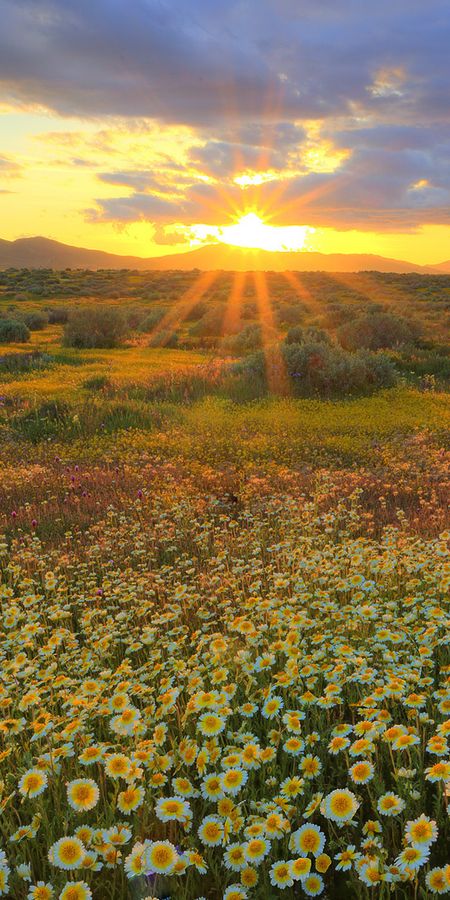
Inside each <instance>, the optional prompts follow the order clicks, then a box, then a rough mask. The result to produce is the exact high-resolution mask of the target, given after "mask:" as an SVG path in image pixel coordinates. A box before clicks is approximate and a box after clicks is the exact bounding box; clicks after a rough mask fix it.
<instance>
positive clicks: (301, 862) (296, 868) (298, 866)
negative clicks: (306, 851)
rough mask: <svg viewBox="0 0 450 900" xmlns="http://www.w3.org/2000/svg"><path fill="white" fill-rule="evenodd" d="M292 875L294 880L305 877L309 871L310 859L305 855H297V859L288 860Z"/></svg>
mask: <svg viewBox="0 0 450 900" xmlns="http://www.w3.org/2000/svg"><path fill="white" fill-rule="evenodd" d="M290 866H291V872H292V877H293V879H294V881H300V880H301V879H302V878H306V876H307V875H309V873H310V871H311V860H310V859H308V858H307V857H306V856H299V857H298V858H297V859H291V861H290Z"/></svg>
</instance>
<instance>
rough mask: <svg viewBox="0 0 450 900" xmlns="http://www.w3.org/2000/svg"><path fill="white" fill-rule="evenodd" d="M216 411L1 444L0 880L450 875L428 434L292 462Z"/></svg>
mask: <svg viewBox="0 0 450 900" xmlns="http://www.w3.org/2000/svg"><path fill="white" fill-rule="evenodd" d="M366 402H369V401H366ZM374 402H378V401H374ZM279 413H280V420H281V421H282V422H283V421H284V426H283V427H284V428H285V429H287V428H288V425H287V423H288V421H289V416H291V418H292V410H291V412H290V413H289V410H287V409H285V412H284V413H283V409H282V407H280V410H279ZM228 415H230V412H227V413H225V412H223V411H222V412H220V414H219V412H218V411H216V417H215V418H214V415H213V414H212V412H211V409H210V414H209V416H207V417H206V418H207V422H204V423H203V425H201V422H200V419H199V417H198V414H197V419H195V413H194V412H192V422H193V424H192V427H191V432H189V428H188V426H187V424H186V422H185V423H184V426H183V427H184V429H185V431H184V434H185V440H186V441H188V443H187V444H186V443H185V444H183V443H182V442H181V443H180V441H178V443H177V441H176V435H175V433H174V436H173V438H170V434H169V437H168V444H167V445H166V447H165V449H164V443H163V441H162V438H161V441H160V452H159V455H158V454H157V451H156V435H155V434H153V433H152V434H149V435H147V438H148V440H147V449H145V441H144V440H143V435H142V434H139V432H134V433H132V432H128V433H127V432H123V433H121V434H119V435H116V436H115V438H114V441H113V440H112V439H111V438H110V437H109V436H108V435H104V436H103V438H102V440H103V444H102V443H101V442H100V443H99V441H98V439H97V438H95V440H91V443H89V440H90V439H86V441H85V443H84V446H83V442H82V441H81V440H79V439H78V440H77V442H73V443H72V444H70V443H68V444H66V445H63V444H60V445H58V446H57V445H54V446H52V449H51V452H49V450H48V448H47V449H45V448H42V446H38V447H35V448H34V449H31V450H30V447H29V446H28V449H27V451H26V453H24V455H23V458H21V460H20V461H19V466H16V468H15V480H14V484H12V469H10V468H9V465H8V458H7V451H6V452H5V455H4V467H3V474H2V478H1V481H0V496H1V509H2V515H3V519H2V527H3V530H4V538H3V540H2V543H1V548H0V549H1V571H2V579H1V585H0V590H1V598H2V623H1V631H2V642H1V653H2V669H1V672H2V675H1V689H0V701H1V708H2V719H1V722H0V741H1V744H0V765H1V774H0V778H1V781H0V788H1V810H2V814H1V829H2V845H1V846H2V852H1V856H0V896H9V897H14V898H17V900H25V898H27V900H50V898H61V900H89V898H94V900H97V898H98V900H109V898H114V900H116V898H128V897H129V898H135V900H138V898H142V900H143V898H153V897H159V898H163V897H170V898H173V900H178V898H186V900H197V898H206V900H216V898H217V900H220V898H226V900H243V898H247V897H248V898H267V897H268V898H272V897H274V898H275V897H286V898H289V897H311V896H323V897H328V898H344V897H352V898H353V897H354V898H372V897H381V898H383V897H393V898H409V897H420V898H433V897H436V896H438V895H442V894H446V893H448V892H449V890H450V866H449V856H448V845H449V837H450V828H449V826H450V821H449V816H448V801H449V793H450V763H449V761H448V759H449V756H448V740H449V737H448V735H449V732H450V654H449V652H448V635H449V616H448V587H449V566H448V540H449V537H450V533H449V531H447V530H446V528H445V490H446V487H448V483H447V484H446V480H447V482H448V461H447V460H446V458H445V455H444V453H443V451H442V448H441V446H440V444H439V441H437V442H436V440H434V441H433V439H431V438H430V437H429V436H428V438H427V437H426V436H424V435H422V437H421V436H416V437H411V436H410V438H409V439H408V440H406V439H405V438H404V439H403V442H402V445H401V446H400V445H397V446H395V443H394V444H389V440H390V439H391V438H390V437H389V434H388V433H386V434H385V439H386V444H385V445H384V446H381V447H379V448H378V449H377V448H375V449H373V453H375V454H378V456H377V459H376V462H375V457H373V458H371V457H370V456H368V462H367V465H366V466H365V467H364V466H362V465H360V466H359V467H355V466H354V465H353V466H350V467H349V468H347V469H344V468H343V467H342V466H340V467H333V466H331V465H329V466H328V467H325V466H324V465H323V464H322V465H321V466H320V467H318V466H317V465H314V466H309V467H308V466H305V465H303V467H298V466H297V467H296V466H295V464H294V461H293V459H292V458H289V457H288V456H287V455H286V453H285V449H283V448H287V447H288V446H291V447H292V444H293V443H294V445H295V440H294V437H293V432H292V429H291V432H290V433H289V434H288V435H287V436H286V433H285V435H284V437H283V435H281V438H280V441H279V448H280V449H279V451H278V459H277V458H276V453H275V452H274V453H273V454H272V451H271V449H270V446H269V447H268V449H267V448H266V451H264V453H263V454H262V455H261V453H262V448H263V447H264V446H265V444H264V441H267V440H269V433H268V431H267V434H266V433H264V434H263V432H264V428H263V424H264V420H265V419H264V417H265V416H266V417H268V418H270V417H269V414H268V412H267V410H266V411H264V409H261V411H260V418H259V420H258V419H257V417H256V419H255V418H253V420H252V419H251V417H250V418H249V419H248V420H247V422H246V429H247V436H246V437H245V435H244V434H243V432H242V428H241V427H239V428H237V429H236V431H235V433H234V435H233V436H232V437H230V438H229V440H230V441H231V449H230V447H229V446H228V444H227V443H226V441H225V437H224V435H222V433H221V430H220V429H221V427H222V425H223V417H224V416H225V417H226V416H228ZM236 415H237V413H236ZM243 415H244V414H243V413H241V416H243ZM254 415H256V414H254ZM283 415H284V420H283ZM317 415H318V413H317ZM221 416H222V418H220V417H221ZM393 417H395V414H393ZM338 418H339V417H338V410H336V411H335V417H334V424H335V427H336V428H337V422H338ZM219 420H220V422H222V425H221V426H220V427H219ZM397 420H398V416H397ZM236 421H238V420H237V419H236ZM383 421H385V420H383ZM195 422H197V424H196V425H195ZM242 424H243V423H242V422H241V425H242ZM177 427H178V429H179V427H180V426H177ZM326 427H329V428H330V426H329V424H328V426H327V425H326V423H325V419H324V428H326ZM201 428H203V429H206V428H207V429H209V431H208V433H209V437H210V440H209V451H208V454H207V456H204V458H202V451H201V448H200V443H201V442H200V439H199V438H198V440H199V443H198V444H195V443H193V441H194V438H195V434H197V437H198V433H199V431H201ZM252 429H253V430H252ZM258 429H259V432H258V433H259V439H258V435H257V434H256V432H257V431H258ZM225 430H227V429H225ZM288 430H289V429H288ZM244 431H245V429H244ZM356 431H357V429H356V430H355V433H356ZM219 432H220V434H219ZM178 434H179V431H178ZM214 435H215V437H214ZM214 440H215V441H216V444H214ZM251 440H253V445H254V448H255V451H254V454H253V458H252V457H251V453H250V450H249V447H250V445H251ZM152 441H153V443H152ZM261 441H263V443H261ZM214 446H215V447H216V451H217V457H216V462H215V463H214V461H213V459H212V455H213V448H214ZM245 446H247V449H246V450H244V452H243V454H242V456H241V458H240V460H239V452H240V450H242V448H244V447H245ZM176 447H178V449H176ZM227 447H228V450H227ZM102 448H103V451H102V452H103V456H102V453H101V450H102ZM219 451H220V452H219ZM227 452H228V458H226V453H227ZM339 452H342V448H341V449H340V450H339ZM33 453H34V459H33V458H32V455H33ZM265 453H267V455H268V456H270V455H271V454H272V457H273V458H272V462H271V463H269V462H268V461H264V454H265ZM89 457H91V459H90V461H89ZM114 458H115V459H116V462H114ZM76 460H77V461H76Z"/></svg>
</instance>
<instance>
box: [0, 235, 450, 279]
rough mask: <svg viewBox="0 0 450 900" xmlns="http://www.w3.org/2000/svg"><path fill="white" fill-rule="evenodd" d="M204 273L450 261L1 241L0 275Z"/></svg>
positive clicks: (400, 267)
mask: <svg viewBox="0 0 450 900" xmlns="http://www.w3.org/2000/svg"><path fill="white" fill-rule="evenodd" d="M6 268H51V269H66V268H72V269H103V268H105V269H138V270H140V271H145V270H157V269H159V270H164V269H184V270H189V269H203V270H205V271H208V270H209V271H210V270H216V269H217V270H222V271H252V270H263V271H277V272H282V271H321V272H323V271H325V272H355V271H379V272H393V273H402V272H405V273H413V272H417V273H418V274H424V275H425V274H436V275H439V274H441V275H445V274H450V260H445V261H443V262H441V263H436V265H434V266H421V265H415V264H414V263H411V262H407V261H405V260H398V259H391V258H389V257H384V256H377V255H376V254H369V253H328V254H327V253H316V252H309V251H287V252H281V253H280V252H278V251H269V250H252V249H247V248H241V247H234V246H231V245H227V244H208V245H206V246H204V247H199V248H196V249H194V250H188V251H186V252H185V253H175V254H168V255H166V256H159V257H156V256H153V257H142V256H122V255H120V254H116V253H108V252H106V251H104V250H92V249H89V248H85V247H76V246H73V245H71V244H64V243H62V242H60V241H55V240H53V239H51V238H45V237H31V238H18V239H17V240H15V241H7V240H4V239H1V238H0V269H6Z"/></svg>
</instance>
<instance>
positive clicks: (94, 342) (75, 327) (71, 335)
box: [64, 306, 127, 348]
mask: <svg viewBox="0 0 450 900" xmlns="http://www.w3.org/2000/svg"><path fill="white" fill-rule="evenodd" d="M126 333H127V322H126V318H125V315H124V313H123V311H122V310H121V309H119V308H118V307H116V306H86V307H80V308H79V309H76V310H74V311H73V312H72V313H71V314H70V316H69V319H68V321H67V324H66V326H65V328H64V344H65V346H66V347H78V348H90V347H96V348H111V347H119V346H120V344H121V343H122V342H123V340H124V338H125V336H126Z"/></svg>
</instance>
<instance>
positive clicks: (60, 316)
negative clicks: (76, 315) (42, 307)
mask: <svg viewBox="0 0 450 900" xmlns="http://www.w3.org/2000/svg"><path fill="white" fill-rule="evenodd" d="M46 313H47V316H48V321H49V324H50V325H65V324H66V322H67V320H68V318H69V310H68V309H66V307H65V306H52V307H49V308H48V309H46Z"/></svg>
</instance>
